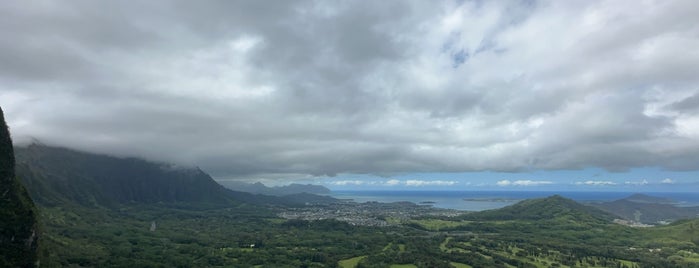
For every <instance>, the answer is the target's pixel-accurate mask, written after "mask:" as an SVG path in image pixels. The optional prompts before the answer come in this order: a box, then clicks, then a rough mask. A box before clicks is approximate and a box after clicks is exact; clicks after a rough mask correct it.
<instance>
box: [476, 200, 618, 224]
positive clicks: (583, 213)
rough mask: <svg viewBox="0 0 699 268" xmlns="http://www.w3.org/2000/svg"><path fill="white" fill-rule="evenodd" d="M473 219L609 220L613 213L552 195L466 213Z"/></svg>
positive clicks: (592, 221)
mask: <svg viewBox="0 0 699 268" xmlns="http://www.w3.org/2000/svg"><path fill="white" fill-rule="evenodd" d="M466 216H467V217H468V218H469V219H473V220H533V221H537V220H541V221H545V220H556V219H562V218H565V219H570V220H575V221H578V222H590V223H605V222H610V221H611V220H612V219H613V218H614V217H613V215H611V214H609V213H607V212H604V211H602V210H599V209H597V208H594V207H590V206H586V205H583V204H580V203H578V202H575V201H573V200H571V199H567V198H564V197H561V196H559V195H554V196H550V197H546V198H539V199H527V200H524V201H521V202H519V203H517V204H514V205H511V206H507V207H504V208H501V209H495V210H486V211H481V212H476V213H471V214H467V215H466Z"/></svg>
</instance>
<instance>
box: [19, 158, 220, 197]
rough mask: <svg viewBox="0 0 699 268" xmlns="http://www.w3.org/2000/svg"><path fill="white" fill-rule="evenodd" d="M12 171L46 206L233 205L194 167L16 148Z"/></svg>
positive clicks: (213, 183)
mask: <svg viewBox="0 0 699 268" xmlns="http://www.w3.org/2000/svg"><path fill="white" fill-rule="evenodd" d="M16 157H17V173H18V174H19V175H20V177H21V178H22V179H23V180H24V183H25V185H26V186H27V188H28V190H29V193H30V194H31V195H32V197H33V198H34V200H36V201H37V202H38V203H40V204H42V205H46V206H55V205H60V204H64V203H66V202H70V203H75V204H79V205H83V206H107V207H109V206H113V205H116V204H127V203H156V202H202V203H221V204H223V203H228V202H231V201H233V199H234V198H233V197H232V196H231V195H230V193H229V191H228V190H226V189H225V188H223V187H222V186H220V185H218V184H217V183H216V182H214V181H213V179H211V177H210V176H209V175H207V174H206V173H204V172H203V171H201V170H199V169H185V168H179V167H175V166H172V165H167V164H156V163H151V162H148V161H145V160H141V159H135V158H116V157H111V156H104V155H96V154H89V153H83V152H77V151H73V150H69V149H65V148H56V147H48V146H43V145H37V144H33V145H30V146H28V147H22V148H16Z"/></svg>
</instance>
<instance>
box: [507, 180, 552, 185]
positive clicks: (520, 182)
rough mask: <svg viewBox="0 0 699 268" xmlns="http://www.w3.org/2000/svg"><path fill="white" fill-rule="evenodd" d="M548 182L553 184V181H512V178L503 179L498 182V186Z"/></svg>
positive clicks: (545, 183) (544, 183)
mask: <svg viewBox="0 0 699 268" xmlns="http://www.w3.org/2000/svg"><path fill="white" fill-rule="evenodd" d="M547 184H553V182H552V181H532V180H516V181H510V180H501V181H498V182H497V183H496V185H498V186H540V185H547Z"/></svg>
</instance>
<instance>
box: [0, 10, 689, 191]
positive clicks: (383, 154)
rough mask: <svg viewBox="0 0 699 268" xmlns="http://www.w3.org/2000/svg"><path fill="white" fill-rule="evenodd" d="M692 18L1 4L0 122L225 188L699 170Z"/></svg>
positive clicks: (24, 137) (661, 13) (22, 136)
mask: <svg viewBox="0 0 699 268" xmlns="http://www.w3.org/2000/svg"><path fill="white" fill-rule="evenodd" d="M696 14H699V2H697V1H642V2H639V1H582V2H569V1H512V2H508V1H374V2H366V1H363V2H353V1H349V2H340V3H337V2H326V1H279V2H265V1H207V2H205V3H202V2H191V1H148V2H146V3H134V2H129V1H119V2H109V3H105V2H95V1H70V2H61V3H58V2H52V1H47V2H33V3H28V2H26V1H4V2H2V3H0V17H2V18H3V21H4V23H1V24H0V30H2V32H3V36H2V37H0V105H2V107H3V109H5V114H6V116H7V119H8V123H9V125H10V127H11V131H12V133H13V135H14V138H15V140H17V141H28V140H31V139H32V138H36V139H39V140H41V141H42V142H44V143H46V144H50V145H60V146H66V147H71V148H76V149H81V150H87V151H92V152H100V153H109V154H115V155H123V156H139V157H145V158H148V159H152V160H159V161H171V162H176V163H181V164H188V165H197V166H200V167H201V168H202V169H204V170H207V171H208V172H210V173H211V174H212V175H214V176H215V177H219V178H251V177H255V176H261V175H260V174H265V176H266V177H265V178H287V177H288V176H292V174H293V176H300V177H303V176H306V177H307V176H323V175H329V176H332V175H335V174H341V173H345V174H379V175H380V174H394V173H406V172H464V171H482V170H493V171H507V172H513V171H514V172H516V171H523V170H559V169H579V168H588V167H600V168H604V169H607V170H611V171H620V170H626V169H628V168H634V167H647V166H656V167H661V168H666V169H672V170H698V169H699V109H698V108H697V107H699V106H698V105H697V103H699V87H698V86H697V85H699V76H698V75H697V72H696V70H699V53H697V50H696V48H697V47H699V17H697V16H696ZM346 183H347V184H352V183H353V182H351V181H348V182H346ZM401 183H407V182H402V181H401ZM510 183H515V182H510ZM531 183H537V182H536V181H532V182H531ZM538 183H541V182H538ZM581 183H584V184H590V185H596V184H604V183H605V182H604V181H599V182H596V181H585V182H581ZM414 184H419V182H418V181H416V182H414ZM524 184H526V183H524V182H523V185H524Z"/></svg>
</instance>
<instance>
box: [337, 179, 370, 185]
mask: <svg viewBox="0 0 699 268" xmlns="http://www.w3.org/2000/svg"><path fill="white" fill-rule="evenodd" d="M364 183H365V182H364V181H360V180H343V181H331V182H328V184H331V185H338V186H345V185H362V184H364Z"/></svg>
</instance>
